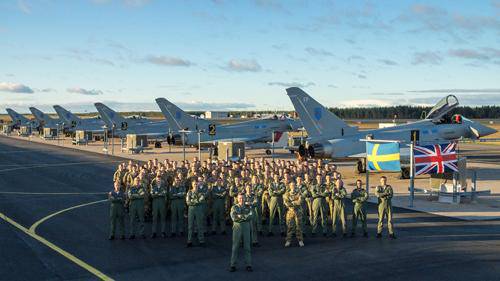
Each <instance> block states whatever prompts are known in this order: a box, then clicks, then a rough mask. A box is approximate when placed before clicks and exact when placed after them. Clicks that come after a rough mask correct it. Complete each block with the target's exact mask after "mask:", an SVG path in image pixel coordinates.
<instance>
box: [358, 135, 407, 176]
mask: <svg viewBox="0 0 500 281" xmlns="http://www.w3.org/2000/svg"><path fill="white" fill-rule="evenodd" d="M366 163H367V169H368V170H370V171H401V162H400V157H399V143H392V142H391V143H377V142H366Z"/></svg>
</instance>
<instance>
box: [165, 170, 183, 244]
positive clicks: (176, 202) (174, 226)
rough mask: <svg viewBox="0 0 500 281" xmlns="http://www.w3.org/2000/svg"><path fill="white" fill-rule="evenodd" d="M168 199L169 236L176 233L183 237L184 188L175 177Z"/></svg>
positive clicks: (178, 178) (180, 181)
mask: <svg viewBox="0 0 500 281" xmlns="http://www.w3.org/2000/svg"><path fill="white" fill-rule="evenodd" d="M169 195H170V196H169V197H170V200H171V201H170V227H171V228H170V235H171V236H176V235H177V232H180V235H181V236H182V235H184V206H185V204H186V186H185V184H184V182H182V180H181V177H180V176H179V177H175V179H174V182H173V183H172V187H171V188H170V191H169Z"/></svg>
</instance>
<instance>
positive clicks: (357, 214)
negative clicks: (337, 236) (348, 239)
mask: <svg viewBox="0 0 500 281" xmlns="http://www.w3.org/2000/svg"><path fill="white" fill-rule="evenodd" d="M351 200H352V203H354V207H353V212H352V231H351V233H352V234H353V235H354V233H355V232H356V225H357V223H358V220H360V221H361V226H362V228H363V233H366V208H365V204H366V203H365V202H366V200H368V193H366V191H365V190H364V189H363V188H359V189H358V188H355V189H354V190H353V191H352V193H351Z"/></svg>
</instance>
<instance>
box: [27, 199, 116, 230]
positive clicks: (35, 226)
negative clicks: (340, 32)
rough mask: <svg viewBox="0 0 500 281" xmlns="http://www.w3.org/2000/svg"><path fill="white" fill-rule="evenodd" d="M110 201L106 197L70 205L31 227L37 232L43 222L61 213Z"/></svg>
mask: <svg viewBox="0 0 500 281" xmlns="http://www.w3.org/2000/svg"><path fill="white" fill-rule="evenodd" d="M106 201H108V199H104V200H98V201H93V202H89V203H85V204H80V205H76V206H73V207H69V208H66V209H63V210H60V211H57V212H55V213H53V214H50V215H48V216H46V217H44V218H42V219H40V220H38V221H37V222H35V223H34V224H33V225H32V226H31V227H30V231H31V232H33V233H36V228H37V227H38V226H39V225H40V224H41V223H43V222H44V221H46V220H48V219H50V218H52V217H55V216H57V215H59V214H62V213H64V212H67V211H71V210H73V209H77V208H80V207H85V206H89V205H94V204H97V203H102V202H106Z"/></svg>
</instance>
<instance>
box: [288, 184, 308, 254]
mask: <svg viewBox="0 0 500 281" xmlns="http://www.w3.org/2000/svg"><path fill="white" fill-rule="evenodd" d="M283 201H284V204H285V206H286V208H287V212H286V227H287V231H286V242H285V247H290V244H291V242H292V236H293V234H294V232H295V236H296V237H297V240H298V241H299V246H300V247H304V237H303V235H302V222H303V220H302V215H303V213H302V204H303V199H302V194H301V191H300V190H299V189H298V188H297V186H296V184H295V183H294V182H291V183H290V186H289V188H288V191H287V192H286V193H285V195H284V196H283Z"/></svg>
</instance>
